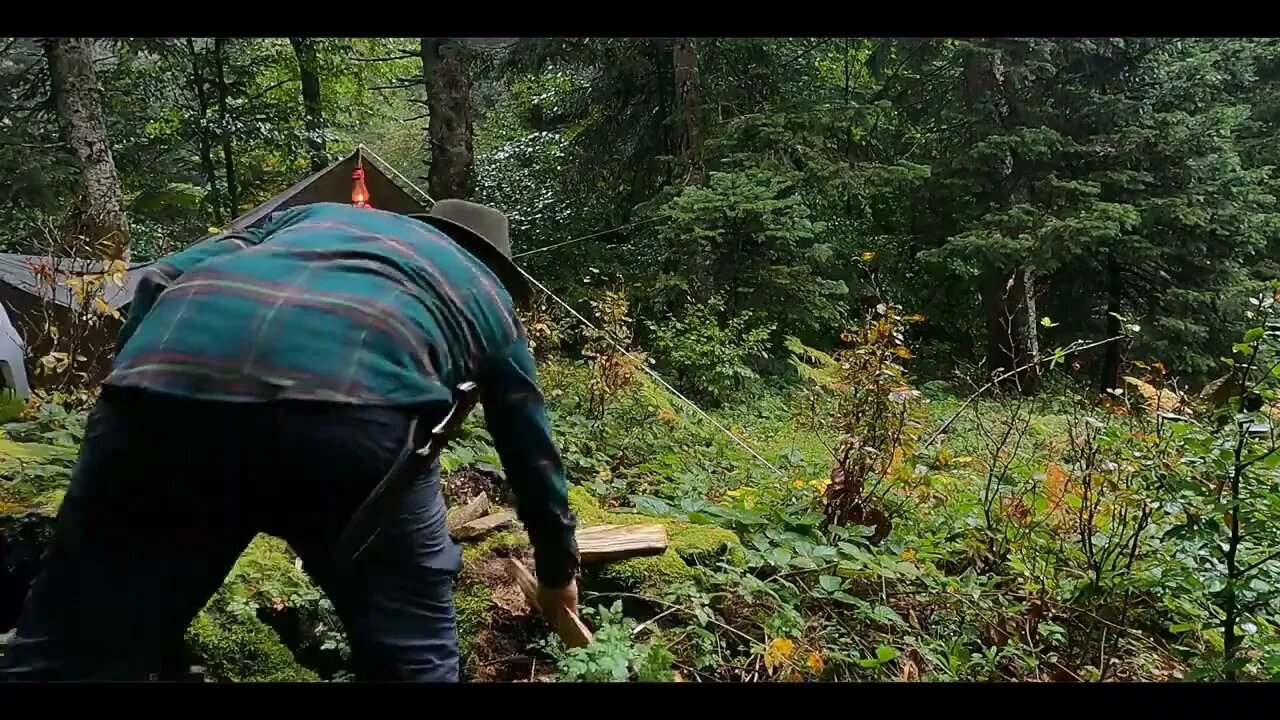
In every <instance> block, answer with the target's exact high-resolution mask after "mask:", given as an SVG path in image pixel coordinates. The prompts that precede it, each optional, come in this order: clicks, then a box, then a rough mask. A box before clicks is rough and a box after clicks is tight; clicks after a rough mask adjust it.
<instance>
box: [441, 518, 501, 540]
mask: <svg viewBox="0 0 1280 720" xmlns="http://www.w3.org/2000/svg"><path fill="white" fill-rule="evenodd" d="M515 519H516V514H515V513H512V512H499V513H494V514H492V515H485V516H484V517H482V518H479V519H477V520H472V521H471V522H469V523H467V524H465V525H460V526H458V527H457V528H455V529H454V531H453V532H452V533H451V534H452V535H453V537H454V539H455V540H472V539H474V538H478V537H480V536H482V535H484V534H486V533H489V532H492V531H494V530H497V529H498V528H500V527H503V526H506V525H510V524H511V523H512V522H514V521H515Z"/></svg>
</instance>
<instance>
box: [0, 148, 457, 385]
mask: <svg viewBox="0 0 1280 720" xmlns="http://www.w3.org/2000/svg"><path fill="white" fill-rule="evenodd" d="M357 165H359V166H360V167H363V168H364V171H365V177H364V182H365V187H366V188H367V189H368V191H369V204H370V205H372V206H373V207H375V208H377V209H379V210H388V211H391V212H396V213H402V214H410V213H425V212H427V211H428V208H429V207H430V205H431V204H432V200H431V198H430V197H428V196H427V195H426V193H424V192H422V190H420V189H418V188H417V187H415V186H414V185H413V184H412V183H411V182H409V180H407V179H406V178H405V177H404V176H403V175H401V174H400V173H399V172H397V171H396V170H395V169H394V168H392V167H391V166H390V165H388V164H387V163H386V162H384V161H383V160H382V159H381V158H379V157H378V156H377V155H375V154H374V153H373V152H372V151H370V150H369V149H368V148H366V147H365V146H363V145H361V146H359V147H357V148H356V149H355V150H353V151H352V152H351V153H350V154H348V155H347V156H345V157H343V158H342V159H340V160H338V161H336V162H334V163H333V164H332V165H330V166H329V167H327V168H325V169H323V170H319V171H317V172H314V173H312V174H311V175H309V176H308V177H306V178H303V179H302V180H300V181H298V182H297V183H295V184H294V185H292V186H291V187H289V188H287V189H286V190H284V191H282V192H280V193H278V194H276V195H274V196H272V197H271V198H269V199H268V200H266V201H265V202H263V203H261V204H259V205H258V206H257V207H254V208H253V209H251V210H249V211H248V212H245V213H244V214H242V215H240V216H239V217H237V218H235V219H234V220H232V221H231V222H230V223H228V224H227V227H226V228H225V229H226V230H243V229H245V228H248V227H251V226H253V225H255V224H257V223H258V222H259V221H261V220H263V219H265V218H267V217H268V216H270V215H271V213H273V212H277V211H279V210H284V209H286V208H290V207H293V206H295V205H306V204H310V203H317V202H337V203H348V202H351V186H352V178H351V174H352V171H353V170H355V169H356V167H357ZM209 239H211V238H204V239H202V240H201V241H200V242H205V241H207V240H209ZM40 265H44V266H45V267H51V268H52V269H53V270H54V272H53V273H52V276H53V278H54V280H55V283H54V284H56V288H54V287H50V285H51V283H50V282H49V281H48V280H43V281H42V280H41V279H40V276H39V273H38V272H37V269H36V268H37V267H38V266H40ZM144 267H145V266H141V265H140V266H136V267H134V268H132V269H130V270H129V271H128V272H127V273H126V281H125V284H124V286H123V287H121V286H118V285H113V284H111V283H107V286H106V288H105V290H104V293H105V295H106V297H104V300H105V301H106V302H107V304H108V305H110V306H111V307H112V308H114V309H116V310H118V311H119V312H120V314H121V315H122V316H124V315H127V313H128V306H129V303H130V302H131V301H132V300H133V293H134V290H135V289H136V288H137V286H138V280H139V278H140V277H141V276H142V274H143V272H144ZM100 271H101V263H100V262H91V261H87V260H78V259H73V258H48V257H41V256H37V255H18V254H5V253H0V304H2V305H3V307H4V309H5V310H7V311H8V313H9V315H10V317H11V318H12V319H13V322H14V325H15V326H17V328H18V330H19V332H20V333H21V335H22V336H23V337H24V338H25V339H26V341H27V345H28V347H29V348H30V355H31V356H35V357H40V356H41V355H43V346H44V345H45V344H46V343H42V342H41V340H42V338H41V337H39V335H42V334H43V332H44V330H43V328H44V324H45V322H47V321H48V320H49V319H51V318H52V319H53V321H54V322H57V323H60V324H65V323H68V322H74V320H73V318H72V317H71V315H72V313H73V308H75V306H76V305H77V303H76V301H75V299H74V296H73V294H72V292H71V290H70V289H69V288H67V287H66V286H65V280H67V279H69V278H71V277H74V276H76V275H84V274H88V273H95V272H100ZM63 316H65V317H63ZM118 327H119V326H118V323H116V322H107V323H105V324H104V327H103V333H104V336H103V338H102V341H103V342H104V343H106V345H108V346H109V345H111V344H113V340H114V334H115V332H116V331H117V329H118ZM110 354H114V353H104V356H105V357H107V359H108V361H109V355H110ZM108 364H109V362H108ZM104 367H105V366H104Z"/></svg>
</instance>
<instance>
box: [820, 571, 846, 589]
mask: <svg viewBox="0 0 1280 720" xmlns="http://www.w3.org/2000/svg"><path fill="white" fill-rule="evenodd" d="M818 584H819V585H821V586H822V589H823V590H826V591H827V592H835V591H837V590H839V589H840V588H841V587H843V586H844V581H843V580H841V579H840V578H838V577H836V576H835V575H819V576H818Z"/></svg>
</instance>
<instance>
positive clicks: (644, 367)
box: [516, 267, 787, 478]
mask: <svg viewBox="0 0 1280 720" xmlns="http://www.w3.org/2000/svg"><path fill="white" fill-rule="evenodd" d="M516 269H517V270H519V271H520V274H522V275H524V276H525V277H526V278H527V279H528V280H529V282H531V283H533V284H534V285H536V286H537V287H538V289H539V290H541V291H542V292H544V293H546V295H547V297H549V298H551V299H552V300H555V301H556V302H557V303H559V304H560V306H561V307H563V308H564V309H565V310H568V311H569V313H570V314H572V315H573V316H574V317H575V318H577V319H578V321H579V322H581V323H582V324H583V325H586V326H587V327H589V328H591V329H592V330H595V331H596V332H598V333H600V334H601V335H602V336H603V337H604V339H605V340H607V341H609V344H610V345H613V346H614V347H616V348H617V349H618V350H619V351H621V352H622V353H623V354H624V355H626V356H627V357H629V358H631V359H632V360H634V361H635V362H636V365H637V366H639V368H640V369H641V370H644V371H645V373H646V374H648V375H649V377H651V378H653V379H654V380H655V381H657V382H658V384H659V385H661V386H662V387H664V388H666V390H667V392H669V393H671V394H672V395H674V396H676V397H678V398H680V399H681V400H683V401H684V403H685V404H686V405H688V406H689V407H690V408H692V409H693V411H694V412H696V413H697V414H698V415H700V416H701V417H702V418H703V419H704V420H706V421H707V422H709V423H711V424H712V425H714V426H715V427H716V429H717V430H719V431H720V432H722V433H724V434H725V435H726V436H728V437H729V439H730V440H733V441H734V442H735V443H737V444H738V445H740V446H741V447H742V449H743V450H746V451H747V452H748V453H751V456H752V457H754V458H755V459H756V460H758V461H760V464H762V465H764V466H765V467H767V468H769V469H770V470H772V471H773V472H774V473H776V474H777V475H778V476H779V477H782V478H785V477H787V475H786V474H785V473H783V472H782V471H781V470H779V469H778V468H776V467H774V465H773V463H771V462H769V461H768V460H765V459H764V456H763V455H761V454H760V453H758V452H756V451H755V449H754V448H752V447H751V446H750V445H748V444H747V442H746V441H745V440H743V439H742V438H740V437H738V436H737V435H735V434H734V433H733V431H732V430H730V429H729V428H726V427H725V426H724V425H721V424H720V423H719V422H716V419H715V418H713V417H711V416H710V415H708V414H707V413H706V411H704V410H703V409H702V408H700V407H698V406H697V405H696V404H694V402H693V401H692V400H690V399H689V398H687V397H685V396H684V395H683V394H682V393H681V392H680V391H679V390H676V389H675V388H674V387H672V386H671V383H668V382H667V381H666V380H664V379H663V378H662V376H661V375H659V374H658V373H657V372H655V371H654V370H652V369H650V368H649V366H648V365H646V364H645V362H644V361H643V360H642V359H640V358H638V357H636V356H635V354H633V353H632V352H631V351H630V350H628V349H626V348H625V347H623V346H622V344H621V343H619V342H618V341H617V340H614V339H613V338H612V337H611V336H610V335H609V334H608V333H605V332H602V331H601V330H600V329H599V328H597V327H596V326H595V325H592V324H591V321H590V320H587V319H586V318H585V317H583V316H582V314H581V313H579V312H578V311H577V310H574V309H573V306H571V305H569V303H567V302H565V301H564V300H561V299H560V298H559V297H558V296H556V294H555V293H553V292H551V291H550V290H548V289H547V287H546V286H545V285H543V284H542V283H540V282H538V280H537V279H536V278H534V277H533V276H532V275H530V274H529V273H527V272H525V271H524V269H523V268H520V267H517V268H516Z"/></svg>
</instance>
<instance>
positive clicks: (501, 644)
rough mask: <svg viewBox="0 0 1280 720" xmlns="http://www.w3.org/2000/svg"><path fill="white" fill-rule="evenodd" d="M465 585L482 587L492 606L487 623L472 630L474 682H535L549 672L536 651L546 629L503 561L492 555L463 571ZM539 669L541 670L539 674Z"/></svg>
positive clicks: (501, 558)
mask: <svg viewBox="0 0 1280 720" xmlns="http://www.w3.org/2000/svg"><path fill="white" fill-rule="evenodd" d="M464 572H465V573H466V575H467V578H466V579H467V581H468V582H475V583H480V584H482V585H483V586H484V587H485V588H486V590H487V591H488V595H489V599H490V601H491V602H492V605H491V606H490V608H489V613H488V618H487V622H485V623H483V624H482V625H481V626H480V627H478V628H476V629H475V632H476V636H475V639H474V641H473V645H472V648H473V650H472V659H471V662H470V663H469V666H470V671H471V672H470V677H469V678H468V679H469V680H471V681H473V682H519V681H529V680H536V679H538V678H539V675H540V674H542V675H546V674H547V673H549V672H550V670H551V663H550V659H549V658H547V657H546V656H545V655H544V654H543V653H541V652H539V651H538V650H537V649H536V645H537V642H538V639H539V638H542V637H546V634H547V629H546V625H545V624H544V623H543V621H542V617H541V616H540V615H539V613H538V612H537V611H536V610H534V609H533V607H532V606H530V604H529V602H528V601H527V600H526V599H525V596H524V592H523V591H521V590H520V588H519V586H517V585H516V583H515V582H514V581H513V580H511V578H510V576H508V575H507V569H506V558H505V557H502V556H501V555H500V554H497V553H495V554H494V555H492V556H490V557H486V558H484V559H482V560H479V561H477V562H475V563H474V564H472V565H470V566H468V567H467V569H466V570H465V571H464ZM539 667H541V668H542V670H541V673H540V670H539Z"/></svg>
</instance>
